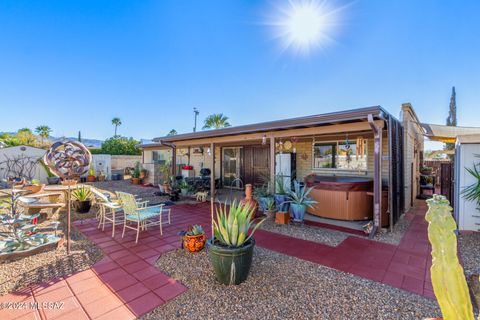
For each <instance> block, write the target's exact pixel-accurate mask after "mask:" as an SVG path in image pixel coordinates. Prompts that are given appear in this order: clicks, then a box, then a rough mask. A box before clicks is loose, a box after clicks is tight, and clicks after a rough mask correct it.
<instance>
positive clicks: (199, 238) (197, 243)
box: [183, 233, 207, 252]
mask: <svg viewBox="0 0 480 320" xmlns="http://www.w3.org/2000/svg"><path fill="white" fill-rule="evenodd" d="M206 241H207V236H206V235H205V233H204V234H199V235H196V236H189V235H184V236H183V246H184V247H185V248H186V249H187V250H188V251H190V252H199V251H202V249H203V247H205V242H206Z"/></svg>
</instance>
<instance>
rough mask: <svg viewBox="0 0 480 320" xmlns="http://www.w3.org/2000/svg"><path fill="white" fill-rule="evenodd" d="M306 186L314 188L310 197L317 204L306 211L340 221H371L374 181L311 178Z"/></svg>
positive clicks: (358, 178) (344, 178)
mask: <svg viewBox="0 0 480 320" xmlns="http://www.w3.org/2000/svg"><path fill="white" fill-rule="evenodd" d="M305 185H306V186H307V187H313V190H312V192H311V193H310V196H311V197H312V198H313V199H314V200H316V201H317V202H318V203H317V204H314V205H313V208H309V207H307V212H308V213H310V214H313V215H316V216H319V217H323V218H330V219H337V220H371V219H372V218H373V197H371V196H369V195H368V194H367V193H368V192H372V190H373V180H372V179H368V178H361V177H332V176H317V175H314V174H313V175H308V176H307V177H305Z"/></svg>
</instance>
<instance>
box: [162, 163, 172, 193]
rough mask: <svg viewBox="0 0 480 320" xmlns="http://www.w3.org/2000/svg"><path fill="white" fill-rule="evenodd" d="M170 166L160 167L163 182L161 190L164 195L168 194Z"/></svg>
mask: <svg viewBox="0 0 480 320" xmlns="http://www.w3.org/2000/svg"><path fill="white" fill-rule="evenodd" d="M170 169H171V168H170V165H169V164H168V163H167V164H164V165H163V166H161V167H160V172H161V173H162V180H163V190H164V192H165V193H170V183H169V182H170V178H171V176H172V175H171V172H170Z"/></svg>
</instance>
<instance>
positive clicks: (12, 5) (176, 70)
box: [0, 0, 480, 139]
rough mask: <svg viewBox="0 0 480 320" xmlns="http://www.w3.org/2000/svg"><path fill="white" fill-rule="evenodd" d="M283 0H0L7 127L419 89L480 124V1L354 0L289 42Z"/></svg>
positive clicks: (250, 108)
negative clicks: (314, 47) (328, 36)
mask: <svg viewBox="0 0 480 320" xmlns="http://www.w3.org/2000/svg"><path fill="white" fill-rule="evenodd" d="M280 2H281V1H269V2H267V1H254V0H250V1H245V0H229V1H224V0H216V1H213V0H203V1H194V0H191V1H187V0H184V1H179V0H171V1H166V0H162V1H156V0H151V1H147V0H144V1H134V0H132V1H118V0H113V1H102V0H90V1H89V0H82V1H73V0H72V1H63V0H60V1H22V0H2V1H1V2H0V72H1V76H0V116H1V120H0V131H13V130H16V129H18V128H19V127H31V128H34V127H35V126H37V125H40V124H46V125H49V126H50V127H51V128H52V129H53V135H57V136H61V135H66V136H76V134H77V132H78V130H81V131H82V136H84V137H89V138H99V139H105V138H107V137H109V136H111V135H112V134H113V127H112V125H111V124H110V120H111V118H112V117H114V116H118V117H120V118H121V119H122V121H123V125H122V126H121V127H120V129H119V133H121V134H122V135H127V136H134V137H136V138H151V137H155V136H160V135H164V134H165V133H167V132H168V131H169V130H170V129H172V128H175V129H176V130H177V131H179V132H188V131H191V130H192V127H193V112H192V109H193V107H197V108H198V109H199V110H200V116H199V120H200V121H202V120H203V119H204V117H205V116H206V115H208V114H211V113H220V112H222V113H224V114H226V115H227V116H229V117H230V122H231V123H232V124H233V125H240V124H246V123H253V122H259V121H267V120H271V119H281V118H287V117H295V116H302V115H309V114H318V113H324V112H330V111H337V110H344V109H350V108H357V107H365V106H371V105H381V106H383V107H384V108H386V109H387V110H388V111H390V112H391V113H393V114H394V115H397V116H398V113H399V110H400V105H401V103H402V102H411V103H412V104H413V106H414V108H415V109H416V111H417V113H418V115H419V117H420V118H421V120H422V121H424V122H430V123H440V124H443V123H444V122H445V118H446V117H447V114H448V104H449V98H450V92H451V86H452V85H455V86H456V89H457V105H458V113H459V125H465V126H480V111H479V110H480V108H479V106H478V102H479V101H480V58H479V57H480V19H478V12H480V1H473V0H472V1H466V0H464V1H461V2H460V1H442V0H422V1H418V0H411V1H407V0H390V1H384V0H368V1H367V0H357V1H355V2H346V1H330V3H331V4H332V5H335V6H344V5H345V4H349V5H348V6H347V7H346V9H345V10H343V11H342V12H341V25H340V26H338V27H337V28H336V29H335V30H333V31H334V32H332V37H333V38H334V40H335V44H333V45H330V46H328V47H327V48H325V49H323V50H319V51H315V52H312V53H311V54H309V55H298V54H295V53H294V52H291V51H284V52H281V50H280V41H279V40H278V39H274V37H273V30H272V27H271V26H269V25H266V24H265V21H267V20H268V19H270V18H271V17H272V15H273V16H274V15H275V13H276V12H277V10H278V8H276V6H278V3H280Z"/></svg>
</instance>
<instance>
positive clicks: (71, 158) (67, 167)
mask: <svg viewBox="0 0 480 320" xmlns="http://www.w3.org/2000/svg"><path fill="white" fill-rule="evenodd" d="M43 161H44V162H45V164H46V165H47V166H48V168H49V169H50V170H51V171H52V173H53V174H55V175H57V176H59V177H60V178H62V179H64V180H69V179H78V178H79V177H80V176H81V175H82V174H84V173H86V172H87V171H88V169H89V167H90V164H91V162H92V154H91V153H90V151H89V150H88V149H87V147H85V146H84V145H83V144H82V143H80V142H78V141H70V140H66V141H59V142H55V143H54V144H52V146H51V147H50V149H48V151H47V153H46V154H45V156H44V157H43ZM70 199H71V190H70V185H68V198H67V199H65V201H66V202H67V254H70V220H71V219H70V216H71V201H70Z"/></svg>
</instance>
